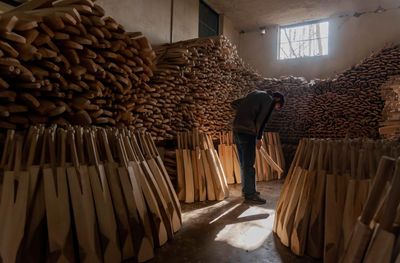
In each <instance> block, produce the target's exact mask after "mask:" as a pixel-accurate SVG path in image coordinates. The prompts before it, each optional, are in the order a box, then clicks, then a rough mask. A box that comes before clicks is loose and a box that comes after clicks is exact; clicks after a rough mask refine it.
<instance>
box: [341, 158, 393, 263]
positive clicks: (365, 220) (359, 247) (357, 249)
mask: <svg viewBox="0 0 400 263" xmlns="http://www.w3.org/2000/svg"><path fill="white" fill-rule="evenodd" d="M394 162H395V161H394V159H392V158H389V157H382V159H381V161H380V163H379V167H378V171H377V174H376V179H375V182H374V185H373V186H372V189H371V192H370V194H369V196H368V200H367V203H366V205H365V207H364V209H363V212H362V214H361V217H360V218H359V220H358V221H357V223H356V225H355V227H354V230H353V232H352V235H351V237H350V239H349V242H348V243H347V244H346V248H345V251H344V254H343V256H342V257H341V260H340V261H341V262H343V263H346V262H361V261H362V259H363V257H364V253H365V250H366V248H367V246H368V243H369V241H370V238H371V235H372V230H371V229H370V227H369V224H370V221H371V219H372V218H373V216H374V214H375V213H376V210H377V207H378V205H379V201H380V198H381V195H382V193H383V191H384V185H385V184H386V181H387V179H388V177H389V176H390V174H391V173H392V169H393V166H394Z"/></svg>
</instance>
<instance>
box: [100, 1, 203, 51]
mask: <svg viewBox="0 0 400 263" xmlns="http://www.w3.org/2000/svg"><path fill="white" fill-rule="evenodd" d="M98 3H99V4H100V5H101V6H102V7H103V8H104V9H105V10H106V14H107V15H108V16H111V17H113V18H115V19H116V20H117V21H118V22H119V23H121V24H122V25H123V26H124V27H125V29H126V30H128V31H141V32H143V34H144V35H145V36H147V37H148V38H149V39H150V41H151V43H152V44H154V45H159V44H165V43H170V42H171V41H172V42H176V41H180V40H186V39H191V38H196V37H198V20H199V14H198V12H199V2H198V1H197V0H173V5H172V0H118V1H115V0H98ZM171 10H173V11H171ZM171 20H172V21H171ZM171 32H172V33H171Z"/></svg>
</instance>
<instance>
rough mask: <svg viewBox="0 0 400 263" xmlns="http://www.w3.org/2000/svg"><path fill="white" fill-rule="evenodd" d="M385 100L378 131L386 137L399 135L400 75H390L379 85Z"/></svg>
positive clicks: (396, 137) (391, 137)
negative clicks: (387, 79)
mask: <svg viewBox="0 0 400 263" xmlns="http://www.w3.org/2000/svg"><path fill="white" fill-rule="evenodd" d="M381 96H382V98H383V99H384V101H385V107H384V108H383V111H382V122H381V123H380V126H381V127H380V128H379V133H380V135H381V136H382V137H384V138H387V139H398V138H399V137H400V77H398V76H397V77H392V78H391V79H390V80H389V81H387V82H386V83H385V84H384V85H382V87H381Z"/></svg>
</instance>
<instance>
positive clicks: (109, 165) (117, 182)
mask: <svg viewBox="0 0 400 263" xmlns="http://www.w3.org/2000/svg"><path fill="white" fill-rule="evenodd" d="M99 136H101V138H102V140H101V141H102V146H103V151H104V152H105V155H106V157H105V158H106V161H104V170H105V175H106V177H107V180H108V184H109V187H110V194H111V199H112V202H113V206H114V212H115V217H116V221H117V228H118V233H119V243H120V247H121V253H122V260H128V259H132V258H135V257H136V256H137V255H138V254H139V250H140V243H141V242H142V239H143V232H144V231H143V230H142V231H137V232H136V233H135V238H136V239H140V241H138V242H137V243H139V244H135V245H137V246H136V249H134V242H133V234H134V233H133V229H132V227H131V225H130V223H129V217H128V207H127V205H126V203H125V200H124V196H123V188H122V183H121V182H122V177H123V176H122V175H120V176H115V175H116V174H118V164H117V163H116V162H115V161H114V158H113V156H112V152H111V149H110V144H109V141H108V137H107V133H106V131H105V130H104V129H101V130H100V131H99ZM127 176H128V175H127V173H125V178H127ZM127 179H128V180H125V182H127V183H126V185H127V186H129V185H130V182H129V178H127ZM128 183H129V184H128ZM128 202H131V203H133V202H134V201H133V200H127V203H128ZM132 214H133V215H134V216H133V217H134V218H135V219H136V220H134V222H135V224H134V225H135V226H139V227H140V228H144V227H143V226H142V225H140V223H138V221H139V219H137V215H136V214H137V211H136V210H134V212H132ZM135 215H136V216H135ZM136 228H138V227H136ZM139 233H142V235H140V234H139ZM150 236H151V235H150ZM151 247H152V246H151ZM151 257H152V256H151ZM151 257H150V258H151Z"/></svg>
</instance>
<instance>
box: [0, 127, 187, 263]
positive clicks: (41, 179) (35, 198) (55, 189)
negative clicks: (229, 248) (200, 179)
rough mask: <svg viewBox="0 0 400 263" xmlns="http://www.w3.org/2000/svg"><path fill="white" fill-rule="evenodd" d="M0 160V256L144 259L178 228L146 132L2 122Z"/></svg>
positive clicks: (175, 203) (174, 201)
mask: <svg viewBox="0 0 400 263" xmlns="http://www.w3.org/2000/svg"><path fill="white" fill-rule="evenodd" d="M0 165H1V172H2V173H3V176H2V178H3V181H2V185H1V188H0V189H1V200H0V257H1V261H2V262H47V261H50V262H122V261H126V260H129V261H132V262H144V261H147V260H149V259H151V258H153V257H154V248H155V247H159V246H162V245H163V244H165V243H166V242H167V241H168V239H171V238H173V236H174V233H175V232H177V231H178V230H179V229H180V228H181V224H182V218H181V210H180V204H179V200H178V198H177V196H176V194H175V192H174V189H173V186H172V184H171V182H170V179H169V176H168V174H167V172H166V170H165V167H164V164H163V162H162V160H161V158H160V155H159V154H158V151H157V148H156V146H155V144H154V141H153V140H152V138H151V136H150V135H149V134H145V133H134V132H133V131H131V130H128V129H116V128H108V129H105V128H83V127H72V126H70V127H67V128H65V129H62V128H57V127H56V126H52V127H49V128H45V127H43V126H32V127H31V128H30V129H29V131H26V132H18V131H14V130H9V131H8V133H7V137H6V141H5V144H4V148H3V155H2V157H1V163H0Z"/></svg>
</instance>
